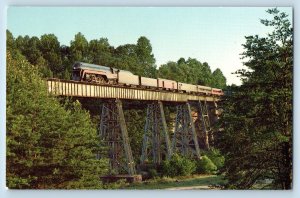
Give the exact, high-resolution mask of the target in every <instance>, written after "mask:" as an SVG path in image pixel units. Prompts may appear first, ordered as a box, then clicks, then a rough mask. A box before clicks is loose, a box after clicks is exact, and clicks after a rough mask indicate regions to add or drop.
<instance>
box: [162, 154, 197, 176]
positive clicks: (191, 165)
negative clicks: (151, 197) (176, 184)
mask: <svg viewBox="0 0 300 198" xmlns="http://www.w3.org/2000/svg"><path fill="white" fill-rule="evenodd" d="M162 169H163V175H166V176H170V177H175V176H186V175H190V174H192V173H193V172H194V171H195V170H196V164H195V162H194V161H192V160H190V159H188V158H186V157H183V156H180V155H178V154H174V155H173V156H172V157H171V159H170V160H166V161H164V162H163V168H162Z"/></svg>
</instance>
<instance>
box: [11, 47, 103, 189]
mask: <svg viewBox="0 0 300 198" xmlns="http://www.w3.org/2000/svg"><path fill="white" fill-rule="evenodd" d="M6 117H7V121H6V122H7V123H6V124H7V125H6V126H7V129H6V131H7V140H6V141H7V160H6V166H7V171H6V175H7V186H8V187H9V188H17V189H23V188H33V189H34V188H42V189H45V188H101V182H100V178H99V177H100V176H101V175H103V174H105V173H106V171H107V169H108V164H107V160H105V159H100V160H98V159H96V154H97V153H98V152H100V151H101V148H102V147H101V142H99V139H98V136H97V132H96V126H95V125H93V124H92V123H91V121H90V116H89V114H88V113H87V112H86V111H84V110H82V109H81V106H80V104H79V103H70V102H66V104H65V105H63V106H62V105H61V104H60V103H59V101H58V100H57V99H56V98H54V97H52V96H49V95H48V94H47V88H46V84H45V82H44V81H43V80H42V79H41V78H40V74H39V71H38V69H37V68H36V66H33V65H31V64H29V63H28V62H27V61H26V60H25V59H24V57H23V56H22V55H21V54H20V53H14V54H11V53H10V52H8V53H7V116H6Z"/></svg>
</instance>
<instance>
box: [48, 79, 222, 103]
mask: <svg viewBox="0 0 300 198" xmlns="http://www.w3.org/2000/svg"><path fill="white" fill-rule="evenodd" d="M47 86H48V92H49V93H50V94H53V95H60V96H73V97H89V98H119V99H127V100H160V101H169V102H185V101H188V100H190V101H198V100H205V99H206V101H217V100H218V99H219V97H213V96H200V95H192V94H187V93H178V92H170V91H166V90H151V89H142V88H136V87H135V88H134V87H118V86H113V85H97V84H90V83H84V82H77V81H69V80H60V79H48V80H47Z"/></svg>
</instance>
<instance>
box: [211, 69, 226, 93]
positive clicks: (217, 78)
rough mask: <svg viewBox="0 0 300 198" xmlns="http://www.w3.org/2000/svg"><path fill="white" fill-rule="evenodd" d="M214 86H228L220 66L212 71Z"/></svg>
mask: <svg viewBox="0 0 300 198" xmlns="http://www.w3.org/2000/svg"><path fill="white" fill-rule="evenodd" d="M212 86H213V87H216V88H220V89H225V88H226V78H225V76H224V75H223V73H222V71H221V70H220V69H219V68H217V69H216V70H215V71H214V72H213V73H212Z"/></svg>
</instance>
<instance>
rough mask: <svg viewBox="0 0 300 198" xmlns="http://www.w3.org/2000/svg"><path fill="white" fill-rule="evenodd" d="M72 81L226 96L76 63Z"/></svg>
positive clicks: (207, 90) (205, 88) (199, 86)
mask: <svg viewBox="0 0 300 198" xmlns="http://www.w3.org/2000/svg"><path fill="white" fill-rule="evenodd" d="M72 80H74V81H84V82H90V83H97V84H111V85H120V86H132V87H141V88H146V89H159V90H168V91H176V92H182V93H189V94H202V95H217V96H221V95H224V93H223V91H222V89H218V88H212V87H208V86H203V85H192V84H187V83H182V82H177V81H174V80H168V79H163V78H156V79H154V78H148V77H143V76H138V75H134V74H133V73H132V72H130V71H126V70H121V69H116V68H113V67H107V66H102V65H95V64H89V63H83V62H76V63H74V65H73V71H72Z"/></svg>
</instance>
